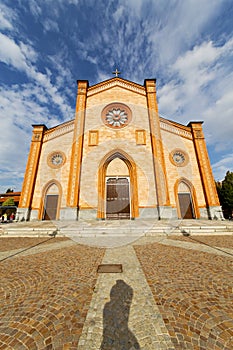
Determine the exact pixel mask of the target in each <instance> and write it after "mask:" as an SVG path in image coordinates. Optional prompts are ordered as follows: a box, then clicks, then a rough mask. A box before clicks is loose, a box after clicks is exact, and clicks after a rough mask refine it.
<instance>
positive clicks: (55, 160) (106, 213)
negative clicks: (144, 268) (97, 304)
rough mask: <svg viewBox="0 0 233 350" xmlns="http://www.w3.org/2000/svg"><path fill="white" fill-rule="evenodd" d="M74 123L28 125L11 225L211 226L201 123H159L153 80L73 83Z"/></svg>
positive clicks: (212, 199) (213, 210) (211, 191)
mask: <svg viewBox="0 0 233 350" xmlns="http://www.w3.org/2000/svg"><path fill="white" fill-rule="evenodd" d="M77 90H78V91H77V102H76V111H75V119H74V120H71V121H67V122H65V123H63V124H61V125H58V126H56V127H54V128H50V129H47V127H46V126H45V125H41V124H39V125H33V134H32V140H31V147H30V152H29V156H28V162H27V167H26V171H25V177H24V182H23V187H22V193H21V199H20V203H19V207H18V213H17V215H18V219H19V220H89V219H99V220H105V219H117V220H121V219H140V218H142V219H147V218H148V219H173V218H174V219H177V218H180V219H182V218H183V219H186V218H191V219H199V218H205V219H207V218H208V219H213V218H220V217H221V207H220V206H219V200H218V196H217V192H216V188H215V182H214V178H213V174H212V170H211V165H210V161H209V157H208V153H207V148H206V143H205V138H204V134H203V130H202V122H190V123H189V124H188V125H187V126H185V125H181V124H178V123H176V122H174V121H170V120H167V119H164V118H161V117H160V116H159V113H158V104H157V98H156V81H155V79H147V80H145V82H144V85H139V84H136V83H134V82H131V81H128V80H125V79H122V78H120V77H118V76H116V77H114V78H112V79H109V80H106V81H103V82H101V83H98V84H96V85H94V86H89V83H88V81H84V80H82V81H78V89H77Z"/></svg>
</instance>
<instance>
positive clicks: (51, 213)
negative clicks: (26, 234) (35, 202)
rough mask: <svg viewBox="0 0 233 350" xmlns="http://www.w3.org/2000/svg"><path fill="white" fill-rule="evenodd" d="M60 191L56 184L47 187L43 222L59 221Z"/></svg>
mask: <svg viewBox="0 0 233 350" xmlns="http://www.w3.org/2000/svg"><path fill="white" fill-rule="evenodd" d="M59 207H60V191H59V187H58V186H57V184H56V183H54V182H53V183H51V184H49V185H48V186H47V189H46V191H45V194H44V205H43V213H42V220H57V219H58V217H59V213H58V212H59Z"/></svg>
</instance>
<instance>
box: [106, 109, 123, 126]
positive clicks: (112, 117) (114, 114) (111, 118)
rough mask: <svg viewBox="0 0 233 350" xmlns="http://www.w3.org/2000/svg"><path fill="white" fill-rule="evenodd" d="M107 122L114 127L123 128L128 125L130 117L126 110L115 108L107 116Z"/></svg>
mask: <svg viewBox="0 0 233 350" xmlns="http://www.w3.org/2000/svg"><path fill="white" fill-rule="evenodd" d="M106 121H107V123H108V124H110V125H112V126H116V127H117V126H121V125H124V124H125V123H127V121H128V116H127V113H126V112H125V111H124V110H121V109H120V108H113V109H112V110H110V111H108V113H107V114H106Z"/></svg>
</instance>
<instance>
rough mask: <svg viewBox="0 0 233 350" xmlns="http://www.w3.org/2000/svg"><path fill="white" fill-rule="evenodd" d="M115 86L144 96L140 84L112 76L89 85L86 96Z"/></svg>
mask: <svg viewBox="0 0 233 350" xmlns="http://www.w3.org/2000/svg"><path fill="white" fill-rule="evenodd" d="M115 86H120V87H122V88H124V89H127V90H130V91H133V92H136V93H138V94H140V95H143V96H146V92H145V88H144V87H143V86H142V85H139V84H136V83H134V82H131V81H128V80H125V79H121V78H112V79H109V80H106V81H104V82H101V83H99V84H96V85H93V86H91V87H89V88H88V91H87V96H88V97H89V96H92V95H95V94H97V93H99V92H100V91H104V90H107V89H110V88H112V87H115Z"/></svg>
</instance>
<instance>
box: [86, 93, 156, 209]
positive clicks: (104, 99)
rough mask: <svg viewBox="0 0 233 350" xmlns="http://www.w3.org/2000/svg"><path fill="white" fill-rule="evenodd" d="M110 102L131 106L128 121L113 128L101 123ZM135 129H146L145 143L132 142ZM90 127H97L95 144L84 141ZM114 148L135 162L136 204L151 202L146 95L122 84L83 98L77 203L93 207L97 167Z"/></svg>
mask: <svg viewBox="0 0 233 350" xmlns="http://www.w3.org/2000/svg"><path fill="white" fill-rule="evenodd" d="M112 102H119V103H123V104H126V105H127V106H128V107H129V108H130V109H131V111H132V121H131V123H130V124H129V125H128V126H127V127H125V128H122V129H119V130H117V129H112V128H109V127H107V126H105V125H104V123H103V121H102V119H101V112H102V110H103V109H104V107H106V105H108V104H110V103H112ZM137 129H140V130H145V131H146V145H137V144H136V130H137ZM91 130H98V142H99V143H98V145H97V146H89V145H88V142H89V131H91ZM114 149H120V150H123V151H125V152H126V153H127V154H128V155H129V156H130V157H131V158H132V159H133V160H134V162H135V163H136V164H137V177H138V199H139V207H140V206H155V205H156V192H155V182H154V174H153V161H152V151H151V144H150V131H149V120H148V111H147V101H146V96H143V95H140V94H138V93H136V92H133V91H129V90H126V89H123V88H122V87H113V88H111V89H108V90H105V91H101V92H99V93H98V94H95V95H93V96H90V97H88V98H87V109H86V117H85V135H84V147H83V162H82V173H81V192H80V204H81V206H84V207H88V206H90V207H94V208H96V207H97V203H98V196H97V194H98V168H99V165H100V163H101V160H102V159H103V158H104V156H105V155H106V154H108V153H109V152H110V151H112V150H114ZM149 188H150V191H149Z"/></svg>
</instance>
